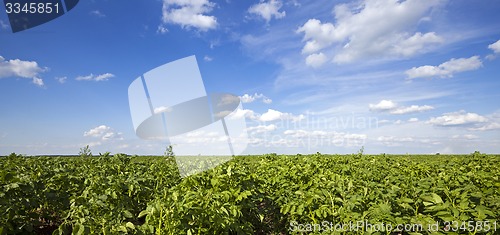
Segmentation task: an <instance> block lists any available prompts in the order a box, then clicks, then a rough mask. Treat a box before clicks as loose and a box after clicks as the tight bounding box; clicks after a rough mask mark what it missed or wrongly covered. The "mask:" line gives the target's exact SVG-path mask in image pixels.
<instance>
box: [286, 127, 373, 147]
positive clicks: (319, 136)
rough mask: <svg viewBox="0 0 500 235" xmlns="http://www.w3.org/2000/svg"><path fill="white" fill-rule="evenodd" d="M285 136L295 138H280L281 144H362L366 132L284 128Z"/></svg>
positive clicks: (292, 145) (312, 145)
mask: <svg viewBox="0 0 500 235" xmlns="http://www.w3.org/2000/svg"><path fill="white" fill-rule="evenodd" d="M283 134H284V135H285V137H286V136H290V137H293V138H295V139H290V138H285V139H282V141H281V144H282V145H285V146H290V147H294V146H300V145H304V144H306V145H309V146H307V147H308V148H310V147H314V146H316V145H325V146H329V145H335V146H362V145H363V144H364V143H365V140H366V139H367V135H366V134H355V133H344V132H336V131H331V132H326V131H319V130H314V131H307V130H286V131H284V132H283ZM300 139H309V141H306V142H304V141H301V140H300Z"/></svg>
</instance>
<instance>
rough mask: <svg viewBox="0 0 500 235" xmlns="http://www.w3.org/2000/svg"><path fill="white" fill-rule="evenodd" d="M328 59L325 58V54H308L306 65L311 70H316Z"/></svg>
mask: <svg viewBox="0 0 500 235" xmlns="http://www.w3.org/2000/svg"><path fill="white" fill-rule="evenodd" d="M327 60H328V58H326V56H325V54H323V53H322V52H320V53H314V54H310V55H308V56H307V57H306V65H308V66H311V67H313V68H318V67H320V66H321V65H323V64H324V63H325V62H326V61H327Z"/></svg>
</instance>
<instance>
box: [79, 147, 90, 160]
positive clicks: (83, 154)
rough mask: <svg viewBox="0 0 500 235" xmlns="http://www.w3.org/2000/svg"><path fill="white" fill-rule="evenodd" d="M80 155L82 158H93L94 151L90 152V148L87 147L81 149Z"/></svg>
mask: <svg viewBox="0 0 500 235" xmlns="http://www.w3.org/2000/svg"><path fill="white" fill-rule="evenodd" d="M78 155H79V156H80V157H92V151H91V150H90V147H89V146H88V145H86V146H85V147H83V148H80V152H79V153H78Z"/></svg>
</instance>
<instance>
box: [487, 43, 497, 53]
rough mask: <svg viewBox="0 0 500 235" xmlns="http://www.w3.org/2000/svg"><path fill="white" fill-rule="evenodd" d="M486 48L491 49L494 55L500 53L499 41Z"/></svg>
mask: <svg viewBox="0 0 500 235" xmlns="http://www.w3.org/2000/svg"><path fill="white" fill-rule="evenodd" d="M488 48H489V49H491V50H492V51H493V52H495V53H496V54H499V53H500V40H498V41H496V42H495V43H492V44H490V45H488Z"/></svg>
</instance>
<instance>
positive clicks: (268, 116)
mask: <svg viewBox="0 0 500 235" xmlns="http://www.w3.org/2000/svg"><path fill="white" fill-rule="evenodd" d="M304 118H305V116H304V115H302V114H301V115H299V116H295V115H293V114H291V113H282V112H280V111H277V110H274V109H268V110H267V112H265V113H263V114H262V115H261V116H260V117H259V120H260V121H262V122H270V121H276V120H292V121H300V120H302V119H304Z"/></svg>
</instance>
